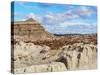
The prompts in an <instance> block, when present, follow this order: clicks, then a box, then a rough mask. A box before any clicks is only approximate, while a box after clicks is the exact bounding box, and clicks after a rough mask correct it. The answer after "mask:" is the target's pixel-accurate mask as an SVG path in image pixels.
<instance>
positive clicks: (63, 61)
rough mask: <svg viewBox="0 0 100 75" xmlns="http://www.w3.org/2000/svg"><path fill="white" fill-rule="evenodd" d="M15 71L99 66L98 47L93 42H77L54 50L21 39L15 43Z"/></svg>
mask: <svg viewBox="0 0 100 75" xmlns="http://www.w3.org/2000/svg"><path fill="white" fill-rule="evenodd" d="M14 50H15V51H14V58H13V60H14V71H15V73H25V72H50V71H51V72H53V71H65V70H78V69H95V68H96V67H97V64H96V63H97V62H96V61H97V47H96V46H95V45H93V44H83V43H75V44H73V45H65V46H63V47H61V48H59V49H55V50H52V49H51V48H50V47H48V46H46V45H44V46H39V45H34V44H33V43H25V42H22V41H20V42H19V43H16V44H15V45H14Z"/></svg>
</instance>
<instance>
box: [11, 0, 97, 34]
mask: <svg viewBox="0 0 100 75" xmlns="http://www.w3.org/2000/svg"><path fill="white" fill-rule="evenodd" d="M11 9H13V10H12V11H11V12H12V14H11V18H13V17H14V21H25V20H27V19H29V18H33V19H35V20H36V21H37V22H39V23H41V25H42V26H43V27H44V28H45V30H46V31H48V32H50V33H53V34H91V33H97V7H96V6H86V5H85V6H84V5H71V4H54V3H36V2H21V1H16V2H12V7H11Z"/></svg>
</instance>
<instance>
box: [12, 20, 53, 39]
mask: <svg viewBox="0 0 100 75" xmlns="http://www.w3.org/2000/svg"><path fill="white" fill-rule="evenodd" d="M12 36H14V39H16V40H24V41H34V40H46V39H48V40H49V39H52V38H53V35H52V34H51V33H49V32H47V31H46V30H45V29H44V27H43V26H42V25H41V24H40V23H38V22H37V21H36V20H34V19H32V18H29V19H28V20H26V21H17V22H14V23H12Z"/></svg>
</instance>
